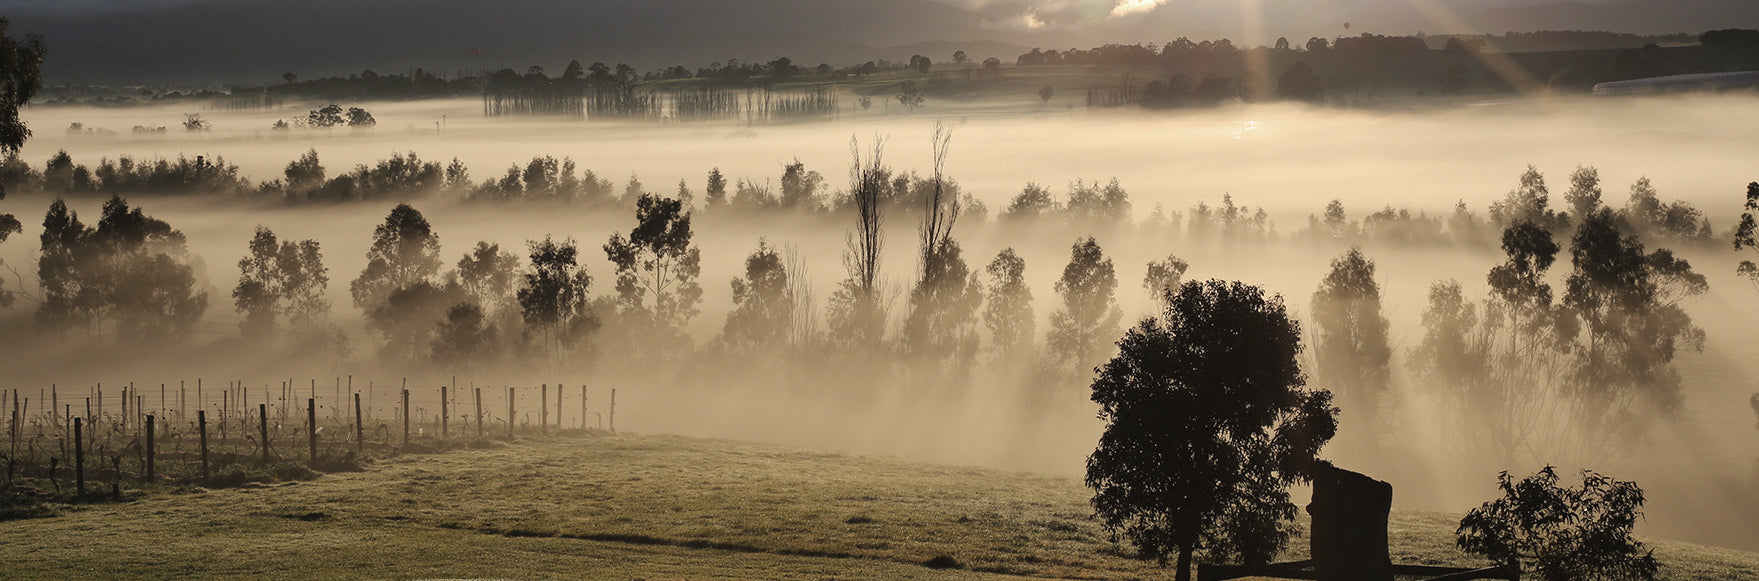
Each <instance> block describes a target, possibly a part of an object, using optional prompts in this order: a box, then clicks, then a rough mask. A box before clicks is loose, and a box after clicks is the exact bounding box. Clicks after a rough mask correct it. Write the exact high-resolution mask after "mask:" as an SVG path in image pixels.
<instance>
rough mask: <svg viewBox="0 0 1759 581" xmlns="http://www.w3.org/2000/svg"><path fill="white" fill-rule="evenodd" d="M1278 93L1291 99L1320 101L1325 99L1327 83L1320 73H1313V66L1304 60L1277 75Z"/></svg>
mask: <svg viewBox="0 0 1759 581" xmlns="http://www.w3.org/2000/svg"><path fill="white" fill-rule="evenodd" d="M1276 94H1277V97H1280V98H1283V99H1288V100H1291V101H1306V102H1309V103H1320V102H1324V101H1325V85H1324V83H1323V82H1321V81H1320V80H1319V75H1315V74H1313V68H1312V67H1309V66H1307V63H1306V62H1305V61H1303V62H1298V63H1295V64H1293V65H1289V69H1288V70H1286V71H1283V74H1282V76H1280V77H1277V84H1276Z"/></svg>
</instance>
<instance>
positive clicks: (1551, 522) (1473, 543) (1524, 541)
mask: <svg viewBox="0 0 1759 581" xmlns="http://www.w3.org/2000/svg"><path fill="white" fill-rule="evenodd" d="M1498 480H1499V482H1500V484H1499V487H1500V488H1501V489H1502V491H1503V497H1502V498H1499V499H1496V500H1492V501H1490V502H1486V503H1484V505H1483V506H1480V507H1478V508H1475V509H1472V511H1471V512H1468V513H1466V517H1465V518H1463V519H1460V528H1459V530H1458V531H1457V533H1456V535H1457V539H1456V542H1457V543H1458V544H1459V546H1460V549H1462V550H1464V551H1466V552H1468V553H1472V554H1475V555H1483V556H1485V557H1488V558H1490V559H1491V560H1492V561H1495V562H1496V563H1497V564H1499V565H1504V566H1510V567H1514V568H1516V569H1517V570H1518V571H1528V572H1532V573H1533V574H1534V577H1536V578H1538V579H1542V580H1545V581H1566V580H1587V579H1654V578H1655V573H1656V568H1657V562H1656V560H1655V557H1654V555H1653V552H1652V551H1648V550H1645V549H1644V547H1643V543H1640V542H1637V540H1636V539H1635V538H1633V537H1632V536H1631V529H1632V527H1634V526H1635V525H1636V524H1637V519H1638V518H1640V517H1641V516H1642V515H1643V513H1642V510H1641V509H1642V507H1643V489H1642V488H1639V487H1638V486H1637V484H1636V483H1635V482H1623V481H1619V480H1614V479H1612V478H1609V477H1606V476H1602V475H1600V474H1596V473H1594V472H1592V471H1588V470H1583V471H1582V486H1581V487H1580V488H1560V487H1559V486H1558V485H1557V472H1556V471H1555V470H1553V469H1552V467H1550V466H1547V467H1545V469H1543V470H1540V471H1539V472H1538V473H1535V474H1534V475H1532V476H1528V477H1527V478H1525V479H1522V480H1521V481H1520V482H1514V481H1513V480H1512V479H1511V478H1510V477H1509V473H1508V472H1503V473H1502V475H1501V476H1499V477H1498Z"/></svg>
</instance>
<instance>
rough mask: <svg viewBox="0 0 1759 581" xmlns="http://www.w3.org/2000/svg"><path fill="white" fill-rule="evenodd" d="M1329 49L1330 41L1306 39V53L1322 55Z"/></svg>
mask: <svg viewBox="0 0 1759 581" xmlns="http://www.w3.org/2000/svg"><path fill="white" fill-rule="evenodd" d="M1330 49H1331V41H1329V40H1326V39H1323V38H1320V37H1317V36H1315V37H1312V38H1309V39H1307V52H1310V53H1322V52H1326V51H1328V50H1330Z"/></svg>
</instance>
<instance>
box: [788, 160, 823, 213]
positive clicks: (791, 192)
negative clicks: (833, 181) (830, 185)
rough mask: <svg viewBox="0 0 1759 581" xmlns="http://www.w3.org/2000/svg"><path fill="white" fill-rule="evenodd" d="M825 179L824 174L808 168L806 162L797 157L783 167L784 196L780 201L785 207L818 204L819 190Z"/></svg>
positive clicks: (802, 206) (805, 206)
mask: <svg viewBox="0 0 1759 581" xmlns="http://www.w3.org/2000/svg"><path fill="white" fill-rule="evenodd" d="M824 180H825V178H824V176H821V175H819V173H818V172H816V171H812V170H808V169H806V164H804V163H800V160H799V159H796V160H794V163H790V164H787V165H785V166H783V167H782V196H781V198H780V199H779V200H778V201H779V202H780V203H781V205H782V207H784V208H808V207H811V206H813V205H815V204H817V196H818V191H819V188H820V187H821V186H822V185H823V184H824Z"/></svg>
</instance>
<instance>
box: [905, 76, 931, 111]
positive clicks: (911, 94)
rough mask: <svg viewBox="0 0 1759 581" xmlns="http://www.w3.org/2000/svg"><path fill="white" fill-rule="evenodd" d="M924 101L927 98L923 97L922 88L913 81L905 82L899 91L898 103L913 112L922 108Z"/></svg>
mask: <svg viewBox="0 0 1759 581" xmlns="http://www.w3.org/2000/svg"><path fill="white" fill-rule="evenodd" d="M924 100H926V97H924V96H923V95H922V88H921V87H917V86H916V83H915V82H913V81H905V82H904V84H903V86H901V87H900V88H899V89H898V103H899V104H900V105H903V106H905V107H907V108H909V109H910V110H911V111H915V110H916V108H917V107H921V106H922V102H923V101H924Z"/></svg>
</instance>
